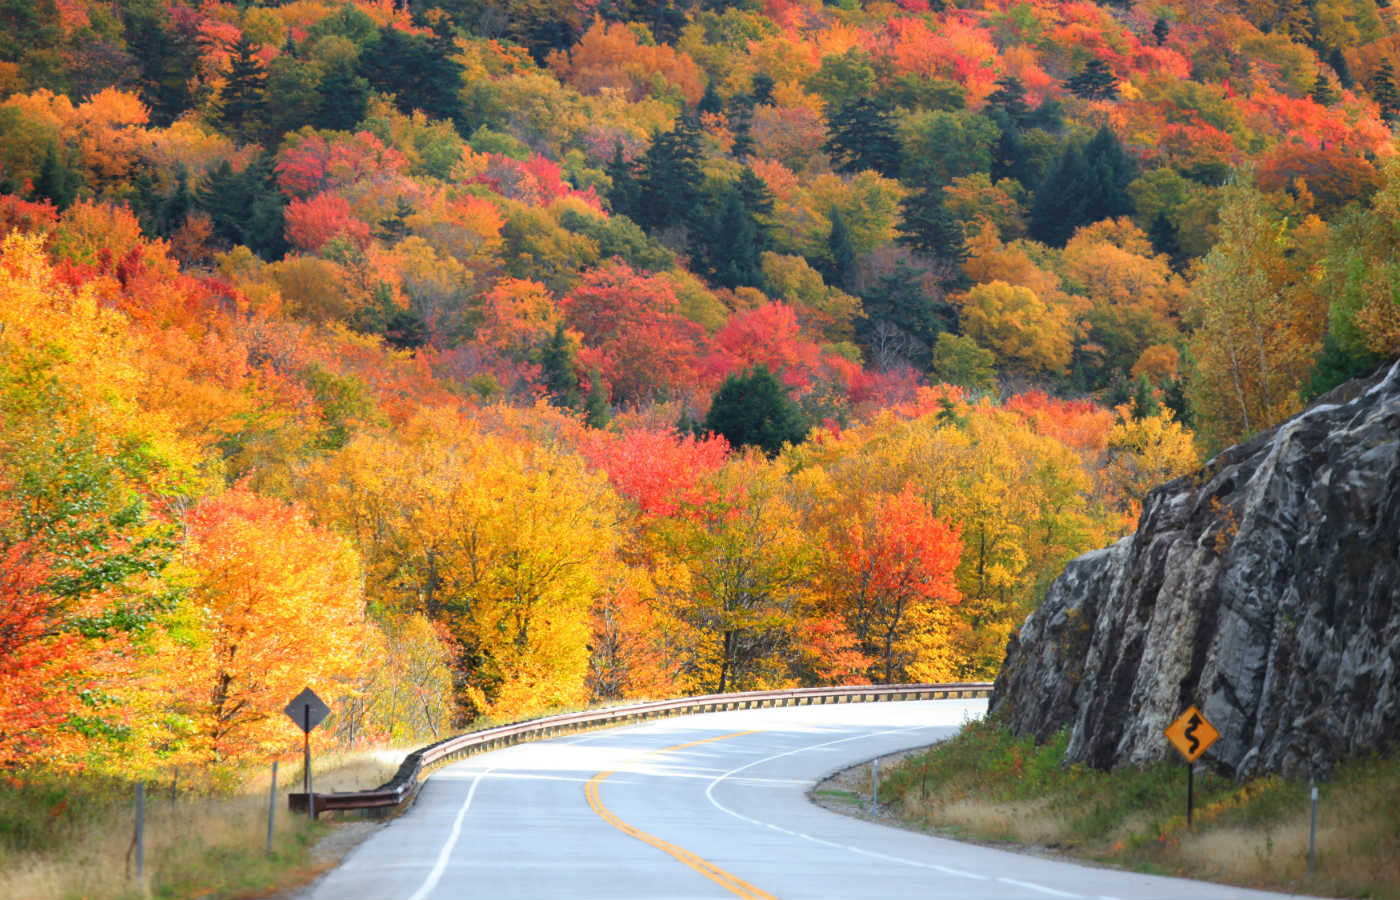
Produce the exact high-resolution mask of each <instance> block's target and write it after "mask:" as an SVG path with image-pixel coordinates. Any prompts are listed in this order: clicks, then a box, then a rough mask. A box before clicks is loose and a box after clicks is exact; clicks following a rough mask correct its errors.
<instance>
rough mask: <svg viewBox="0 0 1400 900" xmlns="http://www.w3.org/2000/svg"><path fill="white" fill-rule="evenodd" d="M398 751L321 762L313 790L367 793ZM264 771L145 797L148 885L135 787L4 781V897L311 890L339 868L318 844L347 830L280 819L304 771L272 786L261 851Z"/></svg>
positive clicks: (290, 771) (292, 768) (0, 851)
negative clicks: (271, 827) (227, 784)
mask: <svg viewBox="0 0 1400 900" xmlns="http://www.w3.org/2000/svg"><path fill="white" fill-rule="evenodd" d="M403 754H404V751H402V750H392V751H379V752H360V753H354V754H334V755H326V756H325V757H323V758H321V759H318V760H317V761H316V768H315V775H316V789H317V790H318V791H334V790H349V789H354V788H363V787H364V786H365V785H367V784H370V785H372V784H379V783H381V782H382V781H384V780H386V779H387V778H388V777H389V776H391V775H392V774H393V772H394V770H395V769H396V768H397V767H398V764H399V762H400V761H401V760H402V758H403ZM270 769H271V766H270V764H269V766H268V770H267V771H259V772H249V773H247V774H246V775H245V777H244V778H243V779H242V781H241V782H240V783H239V785H238V786H237V788H235V789H233V790H227V789H226V790H219V791H215V790H212V789H210V788H209V787H208V786H203V785H191V784H187V785H181V786H180V787H179V789H178V790H176V791H172V789H171V785H170V783H169V782H166V783H165V784H163V785H157V784H149V785H148V786H147V788H146V813H145V819H146V830H145V867H144V877H143V878H142V879H141V880H140V881H137V880H136V878H135V870H134V857H133V856H132V855H131V851H132V843H133V841H132V837H133V830H134V829H133V826H134V823H135V812H134V805H133V797H134V792H135V786H134V785H133V784H132V783H130V782H125V781H117V780H110V779H96V778H91V777H82V778H78V777H60V776H52V775H50V776H41V775H33V776H29V777H26V778H24V779H19V778H9V779H6V780H0V897H14V898H24V897H54V898H67V897H155V898H184V897H254V896H267V895H269V894H276V893H279V892H282V891H285V890H287V889H289V888H291V887H294V886H297V885H300V884H303V883H305V882H306V881H309V880H310V879H311V878H313V877H314V876H315V875H316V874H318V873H319V871H321V870H323V869H325V868H327V867H328V866H329V865H331V864H333V863H334V862H335V860H334V859H333V858H329V857H327V856H326V855H325V854H324V853H320V852H317V844H318V843H320V842H322V841H323V839H325V838H326V837H327V836H329V835H331V834H332V833H333V832H335V831H336V830H337V829H346V828H355V827H357V825H356V824H354V823H349V822H346V823H338V822H335V821H327V820H325V819H323V820H322V821H320V822H317V823H310V822H308V821H307V820H306V818H305V817H304V816H292V815H291V814H289V813H288V811H287V799H286V795H287V793H289V792H292V791H298V790H300V789H301V781H300V778H301V766H300V762H299V761H298V762H296V763H291V764H288V765H285V766H282V767H281V771H280V773H279V776H278V796H277V802H276V813H277V814H276V829H275V832H274V835H273V851H272V853H271V854H268V853H267V852H266V839H267V807H268V792H269V788H270V787H271V771H270Z"/></svg>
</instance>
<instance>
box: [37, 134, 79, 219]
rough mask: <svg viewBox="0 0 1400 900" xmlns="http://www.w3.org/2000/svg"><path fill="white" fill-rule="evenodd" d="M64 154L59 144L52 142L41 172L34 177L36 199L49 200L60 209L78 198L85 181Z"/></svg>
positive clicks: (42, 163)
mask: <svg viewBox="0 0 1400 900" xmlns="http://www.w3.org/2000/svg"><path fill="white" fill-rule="evenodd" d="M64 155H66V154H60V153H59V150H58V145H57V144H56V143H52V142H51V143H50V144H49V146H48V148H47V149H45V150H44V159H43V161H42V162H40V163H39V174H38V176H37V177H36V178H35V179H34V199H36V200H49V201H51V202H52V203H53V205H54V206H56V207H58V208H59V209H67V208H68V207H69V206H71V205H72V203H73V201H74V200H76V199H78V189H79V188H81V187H82V183H83V179H82V176H81V175H79V174H78V172H77V170H76V169H74V168H73V167H72V166H71V165H69V164H68V161H67V160H66V159H64V158H63V157H64Z"/></svg>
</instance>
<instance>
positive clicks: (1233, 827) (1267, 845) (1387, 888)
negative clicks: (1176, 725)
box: [880, 723, 1400, 897]
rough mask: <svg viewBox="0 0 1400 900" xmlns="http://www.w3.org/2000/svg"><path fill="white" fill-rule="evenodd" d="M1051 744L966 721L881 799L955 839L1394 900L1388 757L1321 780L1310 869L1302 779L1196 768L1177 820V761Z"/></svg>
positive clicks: (1395, 781)
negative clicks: (1079, 756)
mask: <svg viewBox="0 0 1400 900" xmlns="http://www.w3.org/2000/svg"><path fill="white" fill-rule="evenodd" d="M1063 752H1064V741H1063V738H1062V737H1061V738H1060V739H1057V740H1053V741H1051V742H1049V743H1047V744H1046V745H1044V746H1041V747H1035V746H1034V745H1033V744H1031V742H1030V741H1028V740H1021V739H1017V738H1013V737H1011V736H1010V735H1009V734H1007V733H1006V732H1004V731H1002V730H1001V729H1000V728H999V727H998V726H996V725H995V724H991V723H977V724H974V725H971V726H969V727H967V728H966V729H965V730H964V732H963V733H962V734H961V735H959V736H958V737H957V738H955V739H953V740H952V741H948V742H946V743H945V744H941V745H935V746H934V747H931V748H929V749H928V750H927V751H926V752H924V753H920V754H916V755H913V756H910V757H909V758H907V759H906V760H905V761H904V763H903V764H902V765H901V766H899V767H898V768H893V769H892V770H891V771H889V773H888V775H886V776H884V777H882V778H881V786H880V795H881V797H882V798H884V797H889V798H890V801H891V803H892V808H893V809H894V811H895V813H896V815H898V817H899V818H900V819H902V820H903V821H904V822H905V823H906V824H908V825H911V826H914V827H921V828H927V829H932V830H936V831H940V832H943V833H946V834H949V835H951V836H954V837H962V838H970V839H973V840H980V841H987V842H993V843H999V842H1004V843H1012V844H1018V845H1031V846H1039V847H1048V848H1053V849H1056V850H1058V851H1060V852H1065V853H1069V854H1072V855H1076V856H1079V857H1083V858H1088V859H1093V860H1097V861H1100V862H1108V863H1112V864H1117V865H1123V866H1128V867H1131V868H1135V869H1139V870H1142V871H1150V872H1160V873H1166V874H1173V875H1182V876H1186V877H1193V878H1204V879H1210V880H1215V881H1223V882H1230V883H1234V884H1241V885H1247V886H1252V887H1259V888H1265V889H1272V890H1286V891H1305V892H1308V893H1312V894H1325V895H1331V896H1354V897H1373V896H1383V897H1395V896H1400V804H1396V803H1395V798H1397V797H1400V758H1391V759H1384V758H1367V759H1358V760H1353V761H1351V762H1348V763H1346V764H1344V765H1342V766H1339V767H1338V769H1337V770H1336V772H1334V773H1333V775H1332V777H1331V778H1330V779H1329V780H1328V781H1327V782H1325V783H1323V784H1322V785H1320V786H1319V806H1318V809H1319V813H1318V831H1317V868H1316V874H1315V875H1314V876H1313V877H1312V878H1311V879H1309V877H1308V868H1307V867H1308V830H1309V821H1308V820H1309V813H1310V809H1309V802H1308V793H1309V789H1308V785H1307V784H1306V783H1299V782H1290V781H1287V780H1284V779H1281V778H1277V777H1266V778H1260V779H1255V780H1252V781H1248V782H1235V781H1233V780H1230V779H1227V778H1223V777H1220V776H1217V775H1214V774H1212V773H1210V772H1208V771H1202V770H1201V767H1199V766H1198V768H1197V775H1196V798H1197V807H1196V816H1195V822H1194V828H1192V829H1187V827H1186V817H1185V809H1184V805H1185V802H1184V801H1185V796H1184V795H1185V785H1184V784H1183V783H1182V782H1183V780H1184V778H1183V773H1182V767H1181V765H1179V764H1172V763H1162V764H1159V765H1157V766H1151V767H1148V768H1144V769H1124V770H1118V771H1114V772H1096V771H1092V770H1087V769H1084V768H1082V767H1078V766H1073V767H1069V768H1065V767H1063V766H1061V765H1060V762H1059V761H1060V759H1061V758H1062V756H1063ZM881 771H882V774H883V773H884V772H885V770H884V769H883V768H882V769H881Z"/></svg>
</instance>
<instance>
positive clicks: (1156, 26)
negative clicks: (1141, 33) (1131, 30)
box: [1152, 16, 1172, 47]
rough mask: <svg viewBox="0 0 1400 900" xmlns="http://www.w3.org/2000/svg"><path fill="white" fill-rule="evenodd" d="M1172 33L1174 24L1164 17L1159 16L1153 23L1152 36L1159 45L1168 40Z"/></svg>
mask: <svg viewBox="0 0 1400 900" xmlns="http://www.w3.org/2000/svg"><path fill="white" fill-rule="evenodd" d="M1171 33H1172V26H1171V23H1169V22H1168V21H1167V20H1166V19H1165V18H1164V17H1162V16H1158V17H1157V21H1155V22H1153V23H1152V37H1153V38H1155V39H1156V41H1157V46H1158V47H1160V46H1162V45H1163V44H1165V43H1166V42H1167V35H1169V34H1171Z"/></svg>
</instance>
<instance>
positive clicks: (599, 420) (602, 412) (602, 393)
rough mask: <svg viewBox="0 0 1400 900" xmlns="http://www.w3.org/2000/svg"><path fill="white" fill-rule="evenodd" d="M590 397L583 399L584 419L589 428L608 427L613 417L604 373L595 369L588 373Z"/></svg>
mask: <svg viewBox="0 0 1400 900" xmlns="http://www.w3.org/2000/svg"><path fill="white" fill-rule="evenodd" d="M588 379H589V380H588V397H587V398H585V399H584V401H583V413H584V415H583V421H584V423H585V424H586V425H588V427H589V428H606V427H607V424H608V420H609V419H611V418H612V414H611V411H610V410H609V409H608V392H607V390H606V389H605V388H604V387H603V373H601V372H599V371H598V370H597V369H594V370H593V371H592V372H590V373H589V375H588Z"/></svg>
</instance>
